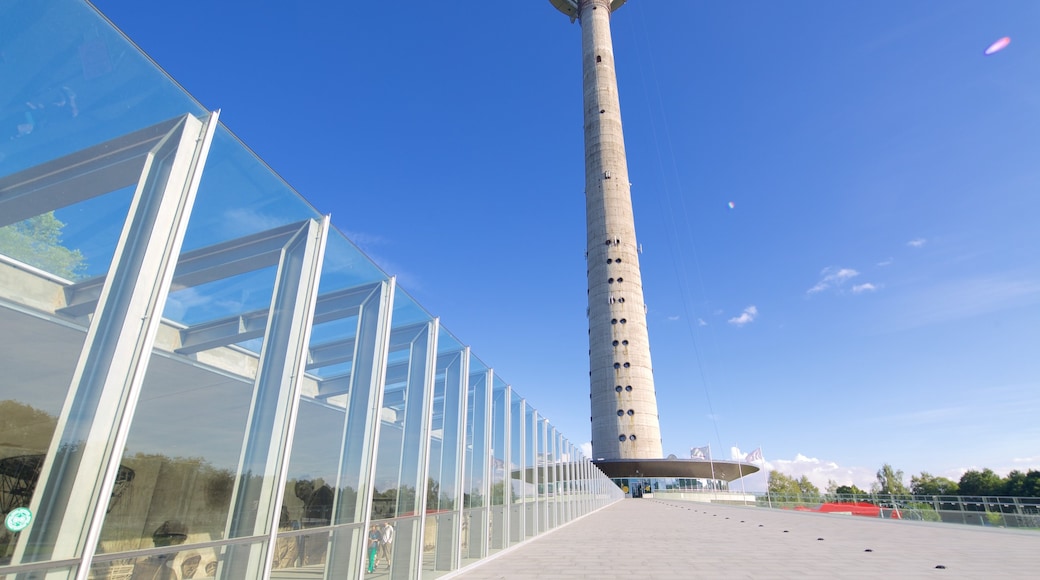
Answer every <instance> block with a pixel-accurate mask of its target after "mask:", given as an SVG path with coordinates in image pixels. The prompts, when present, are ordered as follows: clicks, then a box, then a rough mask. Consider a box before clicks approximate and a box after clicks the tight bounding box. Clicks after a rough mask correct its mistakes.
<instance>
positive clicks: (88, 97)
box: [0, 0, 206, 177]
mask: <svg viewBox="0 0 1040 580" xmlns="http://www.w3.org/2000/svg"><path fill="white" fill-rule="evenodd" d="M0 38H3V39H4V52H5V53H6V54H7V58H6V59H5V60H4V82H3V84H2V85H0V111H3V113H2V121H3V122H2V123H0V127H3V133H0V159H2V160H3V163H2V165H0V177H2V176H4V175H7V174H8V173H14V172H16V171H20V170H22V169H25V168H27V167H31V166H33V165H37V164H40V163H43V162H45V161H49V160H51V159H54V158H57V157H60V156H63V155H67V154H69V153H72V152H74V151H78V150H80V149H83V148H85V147H89V146H91V145H95V144H97V143H101V142H103V141H107V140H109V139H111V138H113V137H116V136H118V135H123V134H126V133H130V132H131V131H135V130H137V129H141V128H144V127H147V126H149V125H153V124H155V123H158V122H160V121H164V120H166V119H169V118H172V117H175V116H178V115H183V114H184V113H192V114H195V115H203V114H205V113H206V111H205V109H204V108H203V107H202V106H201V105H199V104H198V102H196V101H195V100H194V99H193V98H192V97H191V96H190V95H188V94H187V93H186V92H184V91H183V90H182V89H181V88H180V87H178V86H177V85H176V84H175V83H174V82H173V81H172V80H171V79H170V78H169V77H168V76H167V75H166V74H165V73H163V72H162V71H161V70H159V69H158V68H157V67H156V66H155V65H154V64H153V63H152V62H151V61H149V60H148V58H147V57H145V56H144V55H143V54H141V53H140V52H139V51H138V50H137V49H136V48H135V47H134V46H133V45H132V44H131V43H130V42H129V41H128V40H127V39H126V38H125V37H124V36H123V35H122V34H121V33H119V32H118V31H117V30H115V29H114V28H112V26H110V25H109V24H108V22H107V21H106V20H105V19H104V18H102V17H101V16H100V15H98V14H97V12H95V11H94V10H93V9H92V8H91V7H90V6H89V5H88V4H87V3H85V2H80V1H78V0H53V1H50V2H4V3H2V5H0ZM128 95H132V97H128ZM128 98H129V99H131V100H128ZM130 104H132V105H133V106H128V105H130Z"/></svg>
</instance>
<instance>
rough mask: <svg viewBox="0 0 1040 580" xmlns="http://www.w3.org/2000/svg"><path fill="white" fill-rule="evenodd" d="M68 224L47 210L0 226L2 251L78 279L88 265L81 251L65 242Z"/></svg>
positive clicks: (18, 258)
mask: <svg viewBox="0 0 1040 580" xmlns="http://www.w3.org/2000/svg"><path fill="white" fill-rule="evenodd" d="M64 227H65V224H64V223H63V222H62V221H60V220H58V218H56V217H54V212H53V211H51V212H47V213H44V214H40V215H38V216H36V217H31V218H29V219H27V220H23V221H20V222H18V223H16V224H11V225H9V226H5V227H2V228H0V254H5V255H7V256H10V257H12V258H14V259H15V260H18V261H20V262H24V263H26V264H29V265H30V266H34V267H36V268H39V269H41V270H44V271H46V272H50V273H51V274H54V275H56V276H61V277H62V278H67V279H69V280H75V279H76V278H78V277H79V276H81V275H82V274H83V270H84V269H85V268H86V265H85V264H84V263H83V254H82V253H81V252H80V251H79V250H70V249H68V248H66V247H65V246H63V245H62V244H61V230H62V229H63V228H64Z"/></svg>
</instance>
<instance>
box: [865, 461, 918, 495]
mask: <svg viewBox="0 0 1040 580" xmlns="http://www.w3.org/2000/svg"><path fill="white" fill-rule="evenodd" d="M871 491H873V492H874V493H883V494H888V495H908V494H909V493H910V490H908V489H907V488H906V484H905V483H903V470H901V469H896V468H894V467H892V466H891V465H889V464H887V463H886V464H884V465H882V466H881V469H879V470H878V472H877V482H876V483H875V484H874V485H873V486H872V488H871Z"/></svg>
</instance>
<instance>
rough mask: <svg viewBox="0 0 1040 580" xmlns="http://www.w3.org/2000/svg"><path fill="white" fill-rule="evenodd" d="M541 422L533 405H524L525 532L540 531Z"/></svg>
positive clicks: (528, 533)
mask: <svg viewBox="0 0 1040 580" xmlns="http://www.w3.org/2000/svg"><path fill="white" fill-rule="evenodd" d="M539 427H540V422H539V421H538V413H537V412H536V411H535V410H534V408H533V407H531V406H530V405H528V404H526V403H525V405H524V468H523V471H522V473H523V484H524V530H525V531H524V534H525V535H526V536H527V537H531V536H534V535H536V534H537V533H538V439H540V436H539V433H538V432H539Z"/></svg>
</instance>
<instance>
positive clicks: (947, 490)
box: [910, 471, 959, 495]
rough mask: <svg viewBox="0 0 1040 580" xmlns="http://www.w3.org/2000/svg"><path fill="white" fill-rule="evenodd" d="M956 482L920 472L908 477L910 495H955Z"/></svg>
mask: <svg viewBox="0 0 1040 580" xmlns="http://www.w3.org/2000/svg"><path fill="white" fill-rule="evenodd" d="M958 489H959V486H958V485H957V482H956V481H953V480H952V479H949V478H946V477H939V476H937V475H932V474H930V473H928V472H927V471H922V472H921V475H914V476H912V477H910V493H912V494H914V495H957V491H958Z"/></svg>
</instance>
